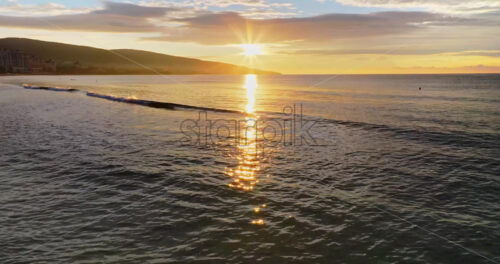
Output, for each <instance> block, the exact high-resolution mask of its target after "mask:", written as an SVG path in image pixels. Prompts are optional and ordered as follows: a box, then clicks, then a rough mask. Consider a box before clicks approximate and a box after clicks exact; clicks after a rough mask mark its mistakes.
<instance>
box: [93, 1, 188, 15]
mask: <svg viewBox="0 0 500 264" xmlns="http://www.w3.org/2000/svg"><path fill="white" fill-rule="evenodd" d="M104 5H105V8H104V9H103V10H98V11H95V12H93V13H94V14H111V15H120V16H129V17H162V16H164V15H165V14H166V13H168V12H171V11H178V10H179V9H177V8H168V7H149V6H139V5H134V4H127V3H115V2H105V3H104Z"/></svg>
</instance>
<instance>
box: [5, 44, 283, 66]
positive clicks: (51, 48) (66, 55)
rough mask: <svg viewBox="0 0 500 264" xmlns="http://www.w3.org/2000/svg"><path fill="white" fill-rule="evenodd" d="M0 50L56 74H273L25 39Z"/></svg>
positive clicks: (179, 59) (176, 57) (130, 50)
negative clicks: (44, 64)
mask: <svg viewBox="0 0 500 264" xmlns="http://www.w3.org/2000/svg"><path fill="white" fill-rule="evenodd" d="M0 49H9V50H20V51H22V52H23V53H25V54H28V55H30V56H34V57H36V58H39V59H40V60H43V61H51V62H52V63H55V65H56V70H55V71H56V72H55V73H57V74H157V73H161V74H246V73H255V74H276V73H274V72H269V71H261V70H256V69H250V68H247V67H242V66H237V65H233V64H228V63H221V62H213V61H204V60H198V59H192V58H185V57H178V56H171V55H166V54H161V53H155V52H149V51H142V50H132V49H116V50H106V49H99V48H93V47H87V46H77V45H70V44H63V43H57V42H47V41H40V40H33V39H25V38H4V39H0Z"/></svg>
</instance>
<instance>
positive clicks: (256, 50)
mask: <svg viewBox="0 0 500 264" xmlns="http://www.w3.org/2000/svg"><path fill="white" fill-rule="evenodd" d="M241 48H242V49H243V53H242V54H243V55H246V56H251V57H253V56H256V55H261V54H263V53H264V52H263V51H262V45H259V44H241Z"/></svg>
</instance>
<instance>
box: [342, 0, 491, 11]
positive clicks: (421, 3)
mask: <svg viewBox="0 0 500 264" xmlns="http://www.w3.org/2000/svg"><path fill="white" fill-rule="evenodd" d="M337 2H339V3H341V4H345V5H353V6H363V7H385V8H425V9H427V10H430V11H433V12H442V13H484V12H492V11H497V10H500V1H498V0H470V1H464V0H337Z"/></svg>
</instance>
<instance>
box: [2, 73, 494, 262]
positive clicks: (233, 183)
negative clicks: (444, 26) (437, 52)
mask: <svg viewBox="0 0 500 264" xmlns="http://www.w3.org/2000/svg"><path fill="white" fill-rule="evenodd" d="M56 87H58V88H57V89H53V88H56ZM27 88H29V89H27ZM67 89H73V90H67ZM499 131H500V75H494V74H490V75H266V76H255V75H246V76H245V75H244V76H238V75H232V76H213V75H193V76H175V75H173V76H3V77H0V212H1V213H0V262H1V263H500V246H499V245H500V202H499V201H500V132H499Z"/></svg>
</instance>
